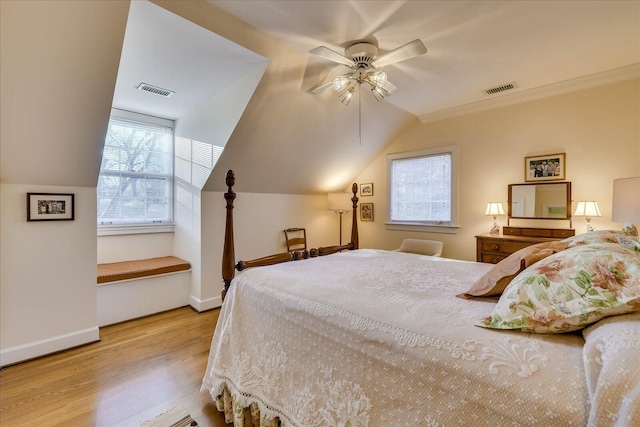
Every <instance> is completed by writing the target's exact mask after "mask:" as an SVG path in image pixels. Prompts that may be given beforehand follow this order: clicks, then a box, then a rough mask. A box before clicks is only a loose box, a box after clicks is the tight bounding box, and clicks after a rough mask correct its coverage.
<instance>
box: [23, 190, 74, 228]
mask: <svg viewBox="0 0 640 427" xmlns="http://www.w3.org/2000/svg"><path fill="white" fill-rule="evenodd" d="M74 197H75V195H74V194H60V193H27V221H65V220H66V221H73V219H74V206H73V203H74Z"/></svg>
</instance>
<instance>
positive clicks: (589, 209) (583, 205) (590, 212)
mask: <svg viewBox="0 0 640 427" xmlns="http://www.w3.org/2000/svg"><path fill="white" fill-rule="evenodd" d="M573 215H574V216H586V217H589V218H592V217H594V216H602V214H600V209H598V202H578V206H576V211H575V212H574V214H573Z"/></svg>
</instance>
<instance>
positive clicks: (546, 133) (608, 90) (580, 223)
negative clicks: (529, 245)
mask: <svg viewBox="0 0 640 427" xmlns="http://www.w3.org/2000/svg"><path fill="white" fill-rule="evenodd" d="M639 94H640V80H639V79H633V80H626V81H622V82H619V83H614V84H609V85H605V86H599V87H595V88H591V89H585V90H580V91H576V92H571V93H567V94H563V95H557V96H553V97H549V98H545V99H540V100H536V101H531V102H526V103H522V104H517V105H513V106H509V107H503V108H498V109H495V110H490V111H484V112H480V113H475V114H468V115H465V116H461V117H456V118H451V119H447V120H440V121H437V122H433V123H426V124H423V123H420V122H418V121H417V120H416V121H415V123H414V124H413V125H412V126H409V127H408V128H407V129H406V130H405V131H404V132H403V133H402V134H401V135H400V136H399V137H398V138H397V139H396V140H395V141H394V142H393V143H392V144H391V145H390V146H389V147H388V148H387V149H386V150H385V151H384V152H383V153H381V154H380V156H378V158H377V159H376V160H375V161H374V162H373V163H372V164H371V165H370V166H369V167H368V168H367V169H366V170H365V171H363V172H362V174H361V175H360V176H359V178H358V182H373V183H374V186H375V187H374V188H375V192H374V196H373V197H368V198H367V202H369V201H370V202H373V203H374V212H375V221H374V222H366V223H361V224H360V246H361V247H375V248H382V249H393V248H395V247H398V246H399V245H400V243H401V241H402V239H404V238H409V237H413V238H424V239H435V240H441V241H443V242H444V252H443V256H446V257H451V258H459V259H466V260H475V239H474V236H475V235H477V234H482V233H487V232H489V230H490V229H491V225H492V218H491V217H487V216H485V215H484V211H485V208H486V204H487V202H490V201H502V202H504V206H505V209H506V201H507V186H508V184H514V183H522V182H524V158H525V157H526V156H536V155H544V154H553V153H566V175H567V176H566V179H567V180H568V181H571V182H572V195H573V200H574V201H580V200H596V201H597V202H598V204H599V206H600V211H601V212H602V217H600V218H593V219H592V223H593V225H594V227H595V228H596V229H619V228H621V226H622V224H615V223H612V222H611V200H612V191H613V180H614V179H615V178H623V177H630V176H639V175H640V106H639V103H640V96H639ZM447 145H456V146H458V156H459V157H458V158H459V222H460V224H461V228H460V230H459V232H458V234H457V235H445V234H434V233H419V232H401V231H390V230H387V229H386V228H385V226H384V221H385V219H386V216H387V211H388V205H387V200H388V197H387V193H388V188H387V171H386V155H387V154H388V153H397V152H404V151H412V150H417V149H424V148H432V147H440V146H447ZM574 206H575V204H574ZM574 208H575V207H574ZM498 221H499V224H500V225H501V226H502V225H505V224H506V218H505V217H501V218H499V219H498ZM511 225H514V226H518V225H521V226H537V227H568V221H562V222H560V221H535V222H531V221H530V222H527V223H522V222H520V223H518V222H517V221H512V224H511ZM573 227H574V228H575V229H576V233H578V234H580V233H584V232H586V227H585V221H584V218H574V221H573Z"/></svg>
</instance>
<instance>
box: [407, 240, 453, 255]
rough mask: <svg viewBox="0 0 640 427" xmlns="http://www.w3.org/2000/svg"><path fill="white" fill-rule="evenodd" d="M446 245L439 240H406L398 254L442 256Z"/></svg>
mask: <svg viewBox="0 0 640 427" xmlns="http://www.w3.org/2000/svg"><path fill="white" fill-rule="evenodd" d="M443 246H444V244H443V243H442V242H440V241H437V240H422V239H404V240H403V241H402V245H400V247H399V248H398V249H396V251H397V252H410V253H413V254H420V255H431V256H440V255H442V247H443Z"/></svg>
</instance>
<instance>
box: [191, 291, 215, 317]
mask: <svg viewBox="0 0 640 427" xmlns="http://www.w3.org/2000/svg"><path fill="white" fill-rule="evenodd" d="M189 305H190V306H191V307H192V308H193V309H194V310H195V311H197V312H198V313H202V312H203V311H207V310H211V309H214V308H218V307H222V297H220V296H218V297H213V298H207V299H205V300H201V299H200V298H197V297H194V296H193V295H189Z"/></svg>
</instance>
